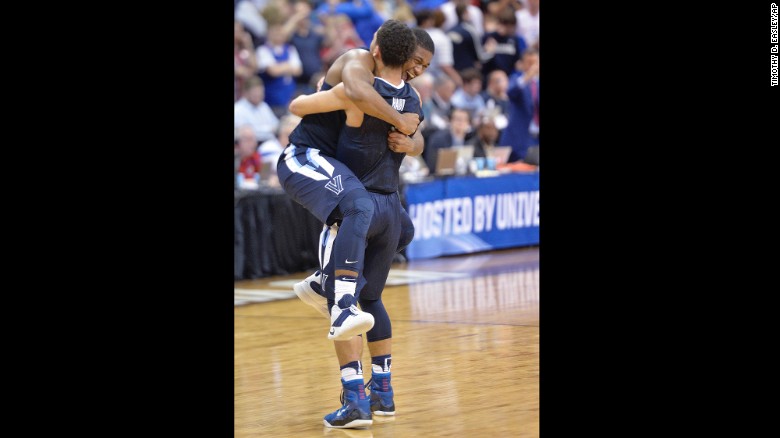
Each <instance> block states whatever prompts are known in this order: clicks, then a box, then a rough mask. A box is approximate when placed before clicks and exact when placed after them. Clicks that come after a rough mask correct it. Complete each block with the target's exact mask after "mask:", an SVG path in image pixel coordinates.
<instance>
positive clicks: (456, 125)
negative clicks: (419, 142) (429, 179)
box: [422, 108, 471, 173]
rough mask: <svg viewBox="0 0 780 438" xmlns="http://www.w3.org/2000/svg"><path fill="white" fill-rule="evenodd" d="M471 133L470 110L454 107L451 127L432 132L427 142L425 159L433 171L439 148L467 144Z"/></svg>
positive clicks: (424, 151)
mask: <svg viewBox="0 0 780 438" xmlns="http://www.w3.org/2000/svg"><path fill="white" fill-rule="evenodd" d="M470 133H471V115H470V114H469V112H468V111H466V110H463V109H458V108H453V109H452V114H451V115H450V127H449V129H441V130H439V131H436V132H434V133H432V134H431V136H430V138H429V139H427V140H426V142H425V149H424V150H423V154H422V155H423V159H425V164H426V165H428V170H429V171H430V172H431V173H434V172H435V171H436V162H437V161H438V154H439V149H443V148H450V147H459V146H463V145H465V144H466V140H467V137H468V135H469V134H470Z"/></svg>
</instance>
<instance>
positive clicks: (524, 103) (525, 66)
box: [500, 49, 539, 162]
mask: <svg viewBox="0 0 780 438" xmlns="http://www.w3.org/2000/svg"><path fill="white" fill-rule="evenodd" d="M538 90H539V53H538V52H537V51H536V50H535V49H527V50H526V51H525V52H523V57H522V59H521V60H520V61H519V62H518V72H517V73H515V74H513V75H512V76H510V78H509V91H508V93H507V94H508V96H509V126H507V128H506V129H504V131H503V132H502V133H501V140H500V142H501V144H502V145H508V146H512V154H511V155H510V156H509V162H514V161H518V160H522V159H524V158H525V156H526V152H527V151H528V148H529V147H531V146H538V144H539V139H538V110H537V108H538V102H539V94H538ZM534 119H536V121H535V120H534ZM533 125H535V126H536V128H534V127H533ZM534 131H535V132H534Z"/></svg>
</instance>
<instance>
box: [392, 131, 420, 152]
mask: <svg viewBox="0 0 780 438" xmlns="http://www.w3.org/2000/svg"><path fill="white" fill-rule="evenodd" d="M387 148H388V149H390V150H391V151H393V152H397V153H399V154H408V153H410V152H414V140H413V139H412V138H411V137H409V136H408V135H404V134H401V133H400V132H398V131H390V133H389V134H387Z"/></svg>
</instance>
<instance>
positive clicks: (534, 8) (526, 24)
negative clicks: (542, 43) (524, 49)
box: [515, 0, 539, 50]
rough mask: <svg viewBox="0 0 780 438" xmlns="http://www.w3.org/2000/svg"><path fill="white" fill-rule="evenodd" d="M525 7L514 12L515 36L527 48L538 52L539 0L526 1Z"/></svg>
mask: <svg viewBox="0 0 780 438" xmlns="http://www.w3.org/2000/svg"><path fill="white" fill-rule="evenodd" d="M525 3H526V6H525V7H523V8H522V9H519V10H517V12H515V16H516V17H517V35H518V36H520V37H522V38H523V39H524V40H525V43H526V44H527V45H528V47H533V48H535V49H536V50H539V0H526V2H525Z"/></svg>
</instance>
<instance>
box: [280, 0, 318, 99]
mask: <svg viewBox="0 0 780 438" xmlns="http://www.w3.org/2000/svg"><path fill="white" fill-rule="evenodd" d="M287 25H288V26H290V27H291V36H290V42H291V43H292V45H293V46H295V49H296V50H297V51H298V56H299V57H300V58H301V67H302V69H303V71H302V73H301V75H300V76H298V77H296V78H295V82H296V88H297V90H296V92H295V94H311V93H313V92H315V91H316V90H315V89H313V88H311V87H310V86H309V84H310V83H311V78H312V76H314V75H315V74H317V73H319V72H322V71H323V68H322V58H320V51H321V50H322V49H323V48H324V47H325V46H324V38H323V36H322V34H320V33H318V32H315V31H314V30H313V29H312V20H311V5H309V2H308V1H306V0H298V1H297V2H296V3H295V13H294V14H293V16H292V17H291V18H290V20H289V21H288V24H287Z"/></svg>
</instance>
